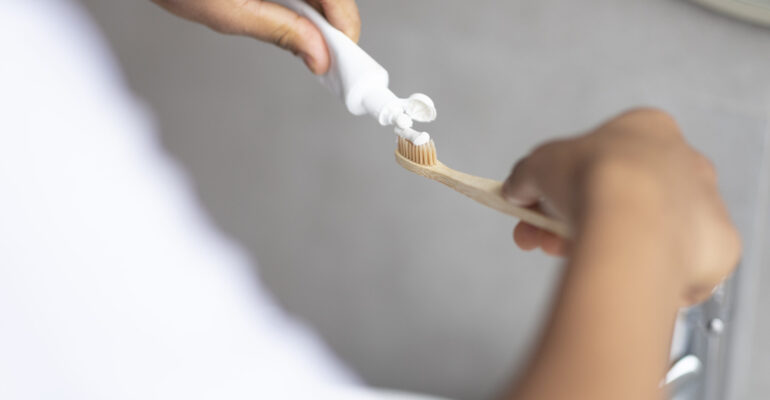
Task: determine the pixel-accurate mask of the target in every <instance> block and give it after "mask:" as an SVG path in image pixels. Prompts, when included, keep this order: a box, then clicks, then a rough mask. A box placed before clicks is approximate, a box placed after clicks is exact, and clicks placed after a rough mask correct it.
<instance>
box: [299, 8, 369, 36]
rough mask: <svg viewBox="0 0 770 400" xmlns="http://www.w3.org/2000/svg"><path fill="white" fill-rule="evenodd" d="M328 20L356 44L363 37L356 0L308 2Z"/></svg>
mask: <svg viewBox="0 0 770 400" xmlns="http://www.w3.org/2000/svg"><path fill="white" fill-rule="evenodd" d="M307 2H308V3H310V5H312V6H313V7H315V8H317V9H319V10H320V11H322V12H323V14H324V16H325V17H326V19H327V20H328V21H329V23H330V24H332V25H333V26H334V27H335V28H337V29H339V30H340V31H342V33H344V34H345V35H347V36H348V37H349V38H350V39H352V40H353V41H354V42H358V38H359V37H360V36H361V17H360V15H359V13H358V6H357V5H356V1H355V0H307Z"/></svg>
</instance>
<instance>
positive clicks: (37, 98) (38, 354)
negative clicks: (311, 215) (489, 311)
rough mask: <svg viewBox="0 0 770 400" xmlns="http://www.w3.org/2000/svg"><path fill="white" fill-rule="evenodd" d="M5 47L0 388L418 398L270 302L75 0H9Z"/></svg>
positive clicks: (2, 13)
mask: <svg viewBox="0 0 770 400" xmlns="http://www.w3.org/2000/svg"><path fill="white" fill-rule="evenodd" d="M159 12H161V11H160V10H159ZM0 52H1V53H0V54H1V57H2V59H1V60H0V398H2V399H80V400H83V399H152V398H163V399H169V398H172V399H173V398H186V399H208V398H216V399H279V398H280V399H302V398H309V399H323V398H334V399H370V398H371V399H374V398H377V399H383V398H394V399H395V398H396V397H397V398H399V399H405V398H407V397H409V398H412V397H411V396H409V395H399V394H385V393H380V392H374V391H370V390H368V389H365V388H363V387H362V386H361V385H360V384H359V383H358V381H357V379H356V378H355V377H354V376H353V374H351V373H350V372H349V371H347V370H346V369H345V368H344V367H343V366H341V365H340V364H339V363H338V362H337V361H336V360H335V359H334V358H333V357H332V356H331V355H330V354H329V353H328V352H327V351H326V349H325V347H324V346H323V345H322V344H321V343H319V341H318V340H317V339H316V338H315V336H313V335H312V334H311V333H309V332H308V331H307V330H306V329H305V328H304V327H303V326H301V325H299V324H297V323H296V322H295V321H293V320H291V319H290V318H288V317H286V316H285V315H283V314H282V312H281V311H280V310H279V309H277V308H276V306H275V304H274V302H273V301H272V299H271V298H270V297H269V295H268V294H267V293H266V291H265V290H264V288H262V287H261V286H260V283H259V280H258V277H257V276H256V275H255V273H254V268H253V267H252V266H251V265H250V260H248V259H247V257H246V256H245V255H244V253H243V251H241V250H240V249H239V248H238V247H237V246H234V245H233V244H232V243H230V242H229V241H228V240H227V239H226V238H223V236H222V235H221V234H220V233H218V232H217V231H216V230H215V229H214V228H213V226H212V224H211V223H210V222H209V221H208V220H207V218H206V216H205V215H204V214H203V213H202V212H201V210H200V209H199V207H198V205H197V203H196V202H195V201H194V197H193V196H192V194H191V190H190V187H189V184H188V183H187V182H185V179H184V176H183V175H182V174H181V173H180V171H179V170H178V169H177V168H176V166H175V165H174V164H173V163H172V162H171V161H170V160H169V159H168V158H167V157H166V156H165V155H164V154H163V152H162V150H161V149H160V147H159V144H158V143H157V141H156V140H157V139H156V137H155V136H154V135H153V130H154V127H153V125H152V124H151V123H150V122H149V121H150V118H149V115H148V113H147V112H146V111H145V110H143V109H142V107H141V104H139V103H138V102H137V101H136V99H135V98H133V97H132V96H131V95H130V93H129V90H128V89H127V87H126V86H125V83H124V82H123V80H122V77H121V75H120V71H119V68H118V67H117V65H115V63H114V61H113V58H112V56H111V54H110V53H109V51H108V49H107V47H106V46H105V44H104V43H103V41H102V40H101V39H100V35H99V32H98V31H97V30H96V29H95V28H94V26H93V24H92V23H91V22H90V21H89V19H88V18H87V16H85V15H84V14H83V12H82V11H81V10H80V8H79V7H78V6H77V5H76V4H72V3H70V2H69V1H63V0H36V1H28V0H18V1H16V0H6V1H3V2H2V4H0ZM391 396H392V397H391ZM402 396H403V397H402ZM415 398H416V397H415Z"/></svg>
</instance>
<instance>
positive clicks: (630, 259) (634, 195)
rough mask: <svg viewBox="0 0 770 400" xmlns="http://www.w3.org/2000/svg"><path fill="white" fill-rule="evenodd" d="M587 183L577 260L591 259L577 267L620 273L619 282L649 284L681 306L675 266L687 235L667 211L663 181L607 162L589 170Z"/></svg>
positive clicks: (682, 285)
mask: <svg viewBox="0 0 770 400" xmlns="http://www.w3.org/2000/svg"><path fill="white" fill-rule="evenodd" d="M583 179H585V180H584V181H583V185H582V187H583V188H584V189H583V193H582V194H581V196H580V201H579V202H578V207H579V209H578V210H577V211H576V213H575V215H576V221H575V227H576V237H575V249H576V252H575V257H579V254H581V253H582V254H588V255H590V258H591V259H586V260H584V262H581V263H579V264H580V265H584V266H587V268H611V269H616V270H617V269H621V271H620V272H621V275H620V277H622V278H625V279H629V280H632V281H634V282H636V283H638V284H639V285H646V286H647V288H648V289H650V290H652V291H654V293H656V294H657V295H659V296H661V297H664V298H669V297H670V300H671V301H670V302H669V303H671V304H672V306H673V305H674V304H676V306H678V305H679V299H680V297H681V293H682V292H683V291H684V290H685V285H686V282H685V279H684V277H683V276H680V275H681V273H680V270H681V269H680V268H678V265H677V264H678V263H681V260H680V256H679V254H680V249H681V244H680V243H679V242H680V241H681V239H682V237H683V236H682V235H681V234H680V233H678V232H677V226H676V219H675V218H674V217H673V216H671V215H669V214H668V212H667V210H668V207H667V204H668V199H667V197H666V191H665V189H664V185H663V183H662V182H661V180H660V179H658V178H657V177H656V176H654V175H653V174H652V172H650V171H646V170H642V169H638V168H635V167H634V166H632V165H629V163H626V162H607V163H603V164H602V165H601V166H596V167H595V168H593V169H592V170H591V171H586V174H585V176H584V178H583ZM581 249H582V250H583V251H582V252H581ZM616 272H618V271H614V272H613V274H614V273H616ZM669 295H670V296H669ZM661 300H663V299H661Z"/></svg>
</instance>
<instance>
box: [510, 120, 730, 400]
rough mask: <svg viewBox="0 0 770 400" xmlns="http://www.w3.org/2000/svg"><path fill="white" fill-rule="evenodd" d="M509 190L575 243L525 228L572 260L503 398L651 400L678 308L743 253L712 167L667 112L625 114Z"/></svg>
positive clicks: (543, 156)
mask: <svg viewBox="0 0 770 400" xmlns="http://www.w3.org/2000/svg"><path fill="white" fill-rule="evenodd" d="M503 192H504V194H505V195H506V197H507V198H509V199H511V201H513V202H516V203H518V204H521V205H530V206H533V207H537V206H539V207H540V208H542V209H546V210H551V211H553V212H555V213H556V214H558V215H561V216H562V217H563V218H565V219H567V220H568V221H569V222H570V224H571V227H572V228H573V232H575V236H574V239H573V241H572V243H565V242H562V241H561V240H560V239H558V238H556V237H555V236H552V235H550V234H547V233H544V232H543V231H540V230H538V229H537V228H534V227H532V226H529V225H522V224H520V225H519V226H517V228H516V230H515V233H514V235H515V240H516V242H517V243H518V244H519V246H521V247H522V248H525V249H531V248H536V247H543V248H544V249H546V250H547V251H549V252H551V253H560V254H564V255H566V256H567V268H566V270H565V273H564V274H563V277H562V281H561V286H560V289H559V290H558V294H557V296H556V297H557V298H556V301H555V303H554V306H553V311H552V313H551V316H550V318H549V320H548V323H547V326H546V328H545V332H544V334H543V336H542V338H541V341H540V343H539V345H538V346H537V350H536V351H535V353H534V354H533V356H532V359H531V361H530V362H529V364H528V365H527V366H526V367H525V368H524V373H523V375H522V376H520V377H519V379H518V381H517V382H516V384H515V386H514V387H513V388H512V389H511V391H510V392H509V393H508V396H507V397H506V398H509V399H515V400H530V399H532V400H535V399H536V400H566V399H569V400H580V399H585V400H616V399H624V400H651V399H662V398H664V394H665V393H664V390H662V389H661V388H660V382H661V379H662V378H663V376H664V375H665V371H666V368H667V365H668V356H669V348H670V346H671V343H670V341H671V337H672V332H673V325H674V321H675V319H676V315H677V312H678V310H679V309H680V307H682V306H684V305H689V304H693V303H696V302H698V301H701V300H703V299H705V298H706V297H707V296H708V295H709V294H710V293H711V290H712V288H713V287H714V286H715V285H717V284H718V283H719V282H721V281H722V280H723V279H724V278H725V277H726V276H727V275H728V274H729V273H730V272H731V271H732V269H733V268H734V266H735V265H736V263H737V261H738V258H739V256H740V251H741V244H740V238H739V236H738V233H737V231H736V229H735V228H734V226H733V225H732V223H731V222H730V218H729V217H728V214H727V211H726V209H725V206H724V204H723V202H722V200H721V198H720V196H719V193H718V191H717V185H716V174H715V171H714V168H713V167H712V165H711V163H710V162H709V161H708V160H706V158H704V157H703V156H702V155H700V154H699V153H698V152H696V151H695V150H694V149H693V148H692V147H690V146H689V145H688V144H687V143H686V141H685V140H684V138H683V136H682V134H681V132H680V130H679V128H678V127H677V125H676V123H675V122H674V120H673V119H672V118H671V117H670V116H668V115H667V114H665V113H664V112H661V111H657V110H650V109H640V110H634V111H630V112H627V113H625V114H622V115H620V116H619V117H616V118H614V119H612V120H611V121H609V122H607V123H605V124H604V125H602V126H600V127H599V128H597V129H595V130H594V131H592V132H590V133H588V134H586V135H583V136H579V137H575V138H571V139H564V140H559V141H555V142H550V143H547V144H545V145H543V146H541V147H539V148H537V149H536V150H535V151H533V152H532V153H531V154H530V155H529V156H528V157H526V158H525V159H524V160H522V161H521V162H519V163H518V164H517V165H516V167H514V170H513V173H512V174H511V176H510V177H509V178H508V180H507V181H506V182H505V185H504V188H503Z"/></svg>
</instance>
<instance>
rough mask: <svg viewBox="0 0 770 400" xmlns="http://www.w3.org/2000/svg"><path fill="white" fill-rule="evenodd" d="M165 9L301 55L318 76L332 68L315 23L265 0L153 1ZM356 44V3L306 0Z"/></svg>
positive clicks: (358, 23)
mask: <svg viewBox="0 0 770 400" xmlns="http://www.w3.org/2000/svg"><path fill="white" fill-rule="evenodd" d="M153 1H154V2H155V3H157V4H158V5H160V6H161V7H163V8H165V9H166V10H168V11H170V12H172V13H174V14H176V15H178V16H180V17H182V18H185V19H189V20H191V21H195V22H199V23H201V24H203V25H206V26H208V27H209V28H211V29H213V30H215V31H217V32H221V33H227V34H233V35H243V36H250V37H253V38H255V39H258V40H261V41H264V42H269V43H273V44H275V45H277V46H279V47H281V48H284V49H286V50H289V51H291V52H292V53H294V54H296V55H298V56H299V57H300V58H302V60H303V61H304V62H305V64H306V65H307V67H308V68H309V69H310V71H312V72H313V73H314V74H316V75H322V74H324V73H326V71H327V70H328V69H329V65H330V57H329V51H328V49H327V47H326V42H325V41H324V38H323V36H322V34H321V32H320V30H319V29H318V28H317V27H316V25H315V24H313V23H312V22H310V20H308V19H307V18H306V17H304V16H300V15H299V14H297V13H296V12H295V11H293V10H290V9H289V8H286V7H284V6H282V5H279V4H278V3H274V2H270V1H263V0H153ZM307 3H309V4H310V5H312V6H313V7H314V8H315V9H317V10H318V11H319V12H321V13H322V14H323V15H324V16H325V17H326V19H327V20H328V21H329V23H330V24H331V25H333V26H334V27H335V28H337V29H339V30H340V31H342V32H343V33H344V34H345V35H347V36H348V37H350V39H352V40H353V41H354V42H357V41H358V37H359V34H360V32H361V20H360V18H359V15H358V7H357V6H356V2H355V0H307Z"/></svg>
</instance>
